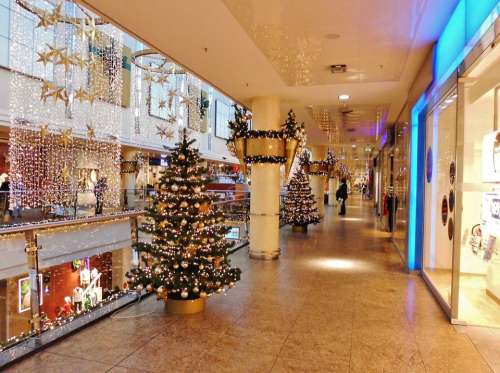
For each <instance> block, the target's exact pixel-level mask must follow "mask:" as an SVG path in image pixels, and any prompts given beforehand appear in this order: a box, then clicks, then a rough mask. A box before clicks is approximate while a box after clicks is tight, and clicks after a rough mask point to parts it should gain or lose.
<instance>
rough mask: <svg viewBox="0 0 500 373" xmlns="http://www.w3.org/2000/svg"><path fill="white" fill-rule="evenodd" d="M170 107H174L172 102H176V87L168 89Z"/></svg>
mask: <svg viewBox="0 0 500 373" xmlns="http://www.w3.org/2000/svg"><path fill="white" fill-rule="evenodd" d="M167 96H168V107H169V109H171V108H172V103H173V102H174V98H175V96H177V91H176V90H175V89H170V90H169V91H168V95H167Z"/></svg>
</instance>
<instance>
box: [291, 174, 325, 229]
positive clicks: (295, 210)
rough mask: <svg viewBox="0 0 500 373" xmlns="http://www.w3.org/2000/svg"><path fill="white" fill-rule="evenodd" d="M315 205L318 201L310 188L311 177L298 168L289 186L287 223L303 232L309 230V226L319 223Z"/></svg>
mask: <svg viewBox="0 0 500 373" xmlns="http://www.w3.org/2000/svg"><path fill="white" fill-rule="evenodd" d="M315 204H316V201H315V200H314V196H313V195H312V193H311V187H310V186H309V177H308V176H307V174H306V173H305V172H304V170H303V169H302V167H298V168H297V171H296V172H295V174H294V175H293V177H292V179H291V180H290V183H289V184H288V194H287V196H286V198H285V222H286V223H287V224H292V225H293V227H294V228H295V229H298V228H300V229H301V230H303V231H305V230H307V226H308V225H309V224H317V223H319V215H318V212H317V209H316V207H315Z"/></svg>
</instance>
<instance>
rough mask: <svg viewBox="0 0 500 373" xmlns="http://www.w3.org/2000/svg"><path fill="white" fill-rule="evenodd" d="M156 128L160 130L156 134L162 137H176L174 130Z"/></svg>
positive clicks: (166, 138)
mask: <svg viewBox="0 0 500 373" xmlns="http://www.w3.org/2000/svg"><path fill="white" fill-rule="evenodd" d="M156 129H157V130H158V132H157V133H156V134H157V135H159V136H160V137H161V138H162V139H165V140H168V139H171V138H173V137H174V131H172V130H170V129H168V128H164V127H160V126H156Z"/></svg>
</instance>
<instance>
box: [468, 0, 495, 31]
mask: <svg viewBox="0 0 500 373" xmlns="http://www.w3.org/2000/svg"><path fill="white" fill-rule="evenodd" d="M495 6H496V7H500V1H499V0H467V1H466V10H465V11H466V14H467V29H466V38H467V40H471V39H472V38H473V37H474V35H475V34H476V32H477V31H478V30H479V29H480V28H481V26H482V24H483V23H484V21H485V20H486V19H487V18H488V16H489V15H490V14H491V12H492V11H493V10H494V9H495ZM490 23H491V22H490ZM487 26H489V25H487Z"/></svg>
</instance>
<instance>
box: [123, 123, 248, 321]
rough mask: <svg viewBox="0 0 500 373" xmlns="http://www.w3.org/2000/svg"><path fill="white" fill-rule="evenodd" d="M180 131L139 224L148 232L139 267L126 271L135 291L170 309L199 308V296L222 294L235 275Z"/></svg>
mask: <svg viewBox="0 0 500 373" xmlns="http://www.w3.org/2000/svg"><path fill="white" fill-rule="evenodd" d="M193 142H194V140H188V139H187V135H186V130H184V133H183V139H182V141H181V142H180V143H178V144H176V147H175V148H174V149H173V150H172V152H171V153H170V155H169V156H168V163H169V165H170V166H168V167H167V168H166V169H165V170H164V171H163V173H162V176H161V179H160V189H159V191H158V194H157V195H156V196H155V197H154V201H153V206H152V207H151V208H149V209H147V216H148V218H149V223H148V224H144V225H143V227H142V228H141V229H142V230H143V231H144V232H145V233H148V234H151V235H152V241H151V243H146V242H139V243H138V244H137V245H136V246H135V249H136V250H138V251H139V252H141V253H142V258H143V261H144V262H145V263H146V265H145V266H144V267H140V268H135V269H133V270H132V271H131V272H130V273H129V274H128V276H129V278H130V282H131V285H132V286H136V287H137V289H138V290H142V289H144V288H145V289H146V290H147V291H149V292H153V291H155V292H156V294H157V297H158V299H163V300H164V301H165V302H166V305H167V309H169V310H170V311H172V312H174V313H192V312H198V311H201V310H202V308H203V303H204V300H205V298H207V297H209V296H211V295H212V294H218V293H223V292H225V291H226V290H227V289H228V288H232V287H233V286H234V285H235V283H236V282H237V281H238V280H239V279H240V270H239V269H238V268H231V267H230V263H229V259H228V250H229V248H230V247H231V246H232V244H231V243H229V242H228V241H227V240H226V239H225V238H224V237H225V234H226V233H227V232H228V228H226V227H224V226H223V223H224V216H223V214H222V212H220V211H219V210H218V209H217V208H216V206H214V205H213V203H212V202H213V199H212V197H211V196H210V195H208V194H207V193H206V192H205V190H206V186H207V184H208V180H207V179H206V178H205V176H204V174H205V171H206V170H205V168H204V167H202V166H201V164H200V155H199V152H198V150H197V149H194V148H192V147H191V145H192V143H193Z"/></svg>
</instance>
